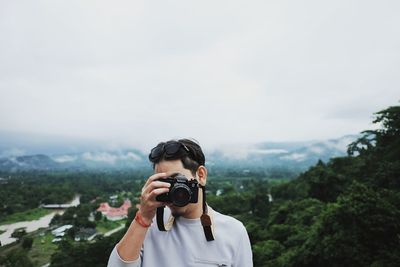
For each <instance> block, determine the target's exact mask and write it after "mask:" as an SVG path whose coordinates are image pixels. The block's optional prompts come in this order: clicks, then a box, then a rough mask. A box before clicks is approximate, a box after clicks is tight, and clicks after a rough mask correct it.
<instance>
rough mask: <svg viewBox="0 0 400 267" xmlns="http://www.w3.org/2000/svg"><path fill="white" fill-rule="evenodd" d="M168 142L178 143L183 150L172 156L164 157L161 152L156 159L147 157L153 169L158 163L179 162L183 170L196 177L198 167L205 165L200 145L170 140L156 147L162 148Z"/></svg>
mask: <svg viewBox="0 0 400 267" xmlns="http://www.w3.org/2000/svg"><path fill="white" fill-rule="evenodd" d="M168 142H178V143H181V144H182V145H183V147H185V149H179V150H178V151H177V152H176V153H174V154H173V155H168V157H167V155H166V153H165V151H162V154H161V156H160V157H157V158H152V157H151V156H150V155H151V154H150V155H149V160H150V161H151V162H152V163H153V169H154V168H155V165H156V164H157V163H159V162H160V161H163V160H177V159H179V160H181V162H182V165H183V167H184V168H185V169H188V170H190V171H191V173H192V174H193V175H196V172H197V169H198V168H199V167H200V166H202V165H203V166H204V165H205V161H206V160H205V157H204V153H203V151H202V149H201V147H200V145H199V144H198V143H197V142H196V141H193V140H190V139H179V140H170V141H167V142H161V143H159V144H158V145H157V146H162V145H164V144H166V143H168ZM186 148H187V150H186Z"/></svg>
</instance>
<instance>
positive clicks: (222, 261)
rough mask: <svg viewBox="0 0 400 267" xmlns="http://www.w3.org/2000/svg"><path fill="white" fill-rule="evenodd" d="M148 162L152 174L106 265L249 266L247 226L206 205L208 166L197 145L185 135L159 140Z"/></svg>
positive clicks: (125, 266)
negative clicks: (124, 231) (150, 165)
mask: <svg viewBox="0 0 400 267" xmlns="http://www.w3.org/2000/svg"><path fill="white" fill-rule="evenodd" d="M149 160H150V161H151V162H152V164H153V169H154V174H153V175H152V176H150V177H149V178H148V179H147V181H146V183H145V185H144V186H143V188H142V193H141V197H140V208H139V210H138V211H137V213H136V216H135V219H134V220H133V221H132V223H131V225H130V226H129V228H128V230H127V232H126V233H125V235H124V236H123V238H122V239H121V240H120V242H119V243H118V244H117V245H116V246H115V247H114V249H113V251H112V253H111V255H110V258H109V262H108V266H109V267H156V266H163V267H169V266H171V267H191V266H199V267H205V266H232V267H239V266H240V267H251V266H253V262H252V252H251V246H250V241H249V237H248V234H247V232H246V228H245V227H244V226H243V224H242V223H241V222H240V221H238V220H236V219H235V218H233V217H230V216H227V215H223V214H221V213H219V212H217V211H215V210H213V209H212V208H211V207H209V206H208V205H207V203H206V194H205V187H206V183H207V168H206V167H205V157H204V154H203V151H202V149H201V147H200V145H199V144H197V143H196V142H194V141H192V140H189V139H180V140H170V141H167V142H161V143H159V144H158V145H157V146H156V147H154V148H153V149H152V150H151V152H150V154H149Z"/></svg>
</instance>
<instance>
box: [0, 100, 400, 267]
mask: <svg viewBox="0 0 400 267" xmlns="http://www.w3.org/2000/svg"><path fill="white" fill-rule="evenodd" d="M373 122H374V123H375V124H377V125H378V126H379V127H378V129H377V130H367V131H364V132H363V133H362V137H361V138H359V139H358V140H357V141H355V142H354V143H352V144H350V145H349V147H348V156H346V157H340V158H332V159H331V160H330V161H329V162H322V161H319V162H318V163H317V164H316V165H315V166H313V167H311V168H309V169H308V170H307V171H305V172H304V173H301V174H300V175H299V176H298V177H297V178H296V179H292V180H290V181H285V182H276V181H275V182H271V179H268V178H265V177H264V178H263V177H257V178H254V177H253V178H251V177H219V178H218V179H217V178H215V179H213V178H212V177H210V179H209V182H208V202H209V205H210V206H212V207H213V208H214V209H216V210H218V211H220V212H222V213H225V214H229V215H232V216H234V217H236V218H238V219H239V220H241V221H242V222H243V223H244V225H245V226H246V228H247V230H248V233H249V236H250V240H251V243H252V249H253V257H254V266H256V267H264V266H265V267H266V266H268V267H283V266H298V267H303V266H304V267H317V266H327V267H329V266H332V267H335V266H355V267H357V266H371V267H378V266H379V267H381V266H400V106H394V107H389V108H387V109H385V110H382V111H380V112H377V113H375V118H374V121H373ZM85 175H86V174H85ZM85 175H83V176H79V179H78V178H77V177H78V176H77V175H76V174H74V175H72V176H71V177H68V175H63V176H62V177H60V178H59V179H54V174H52V175H49V176H48V177H47V178H46V176H43V175H42V174H40V175H39V174H38V177H40V178H38V179H48V181H46V182H45V183H44V184H45V185H46V186H49V187H51V186H52V184H54V183H59V184H62V185H63V186H64V187H63V190H61V191H62V192H64V193H61V191H60V194H58V193H57V192H59V191H55V192H56V193H55V194H54V196H51V194H45V193H43V194H44V195H43V196H42V195H35V196H29V195H27V194H28V193H27V192H25V191H24V190H22V189H21V188H25V189H29V188H31V187H32V186H43V185H38V184H36V183H34V182H32V185H31V184H30V183H29V182H28V181H24V183H23V184H22V185H21V184H20V185H18V186H17V185H16V187H15V190H16V191H15V192H20V194H21V196H20V198H21V199H22V200H21V199H20V200H19V199H17V200H14V201H15V203H20V202H21V201H27V200H26V197H30V198H31V200H34V201H35V204H32V206H34V205H36V204H37V203H42V202H49V201H50V200H51V201H63V200H64V198H65V199H66V198H68V197H71V195H72V194H75V193H76V192H78V193H79V194H81V195H82V200H83V201H82V205H81V206H82V207H81V209H82V210H86V213H85V214H87V213H89V212H90V206H88V205H90V201H91V200H93V199H97V200H98V201H101V200H102V198H106V196H108V195H109V194H113V193H114V192H115V191H124V190H128V191H129V190H131V192H132V194H133V195H132V200H133V201H135V199H136V197H137V194H138V192H140V188H141V185H142V183H143V177H144V176H143V175H145V174H144V173H143V174H138V175H137V176H135V177H134V178H132V175H127V174H124V173H121V174H117V175H115V174H113V175H110V174H107V173H105V174H98V177H92V176H93V175H89V174H87V177H85ZM128 176H129V177H128ZM110 177H112V178H110ZM116 177H118V178H116ZM36 178H37V177H36ZM33 180H34V177H32V181H33ZM17 181H18V179H16V182H15V183H18V182H17ZM0 188H1V187H0ZM43 188H46V187H43ZM77 188H79V190H78V191H77ZM127 188H130V189H127ZM0 190H1V189H0ZM49 190H50V189H49ZM217 191H218V194H216V193H217ZM44 192H47V191H46V190H44ZM49 192H50V191H49ZM52 192H54V191H52ZM16 195H19V193H18V194H16ZM1 197H2V199H0V200H1V201H3V200H4V201H7V199H6V197H5V196H4V195H3V196H1ZM15 197H16V196H14V198H15ZM46 197H47V199H46ZM51 201H50V202H51ZM3 203H4V202H3ZM6 203H7V202H6ZM92 204H93V203H92ZM85 205H86V206H85ZM3 206H4V205H3ZM9 206H10V205H9ZM9 209H14V210H18V209H21V207H18V206H16V207H12V206H11V208H9ZM78 209H79V208H78ZM1 212H2V214H3V215H4V214H6V213H7V212H10V210H4V209H3V210H1ZM72 213H73V212H72ZM134 214H135V208H131V209H130V211H129V218H128V220H127V223H126V225H129V223H130V221H131V220H132V219H133V216H134ZM68 216H69V215H68V213H67V215H66V217H68ZM85 216H86V215H85ZM69 217H70V218H71V216H69ZM63 219H65V220H66V219H68V218H58V220H63ZM76 223H82V224H84V223H87V222H86V221H82V222H76ZM123 233H124V231H120V232H118V233H116V234H114V235H112V236H110V237H102V236H99V237H98V238H97V239H96V242H94V243H89V242H79V243H76V242H73V241H72V240H69V239H66V240H64V241H62V242H60V244H59V246H58V249H57V251H56V252H55V253H54V254H53V255H52V257H51V266H77V267H79V266H82V267H83V266H85V267H88V266H105V265H106V262H107V260H108V256H109V254H110V253H111V250H112V248H113V247H114V245H115V244H116V242H117V241H118V240H119V239H120V238H121V236H122V235H123ZM13 264H17V265H13ZM0 265H2V266H32V264H31V263H30V262H29V259H28V258H27V257H26V255H25V254H24V253H23V249H22V248H21V249H15V250H14V251H13V252H11V253H10V254H9V255H8V256H7V257H2V258H0Z"/></svg>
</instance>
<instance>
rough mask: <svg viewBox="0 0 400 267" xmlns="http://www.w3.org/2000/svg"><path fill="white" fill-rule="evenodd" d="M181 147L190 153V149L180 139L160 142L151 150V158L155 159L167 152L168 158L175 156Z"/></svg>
mask: <svg viewBox="0 0 400 267" xmlns="http://www.w3.org/2000/svg"><path fill="white" fill-rule="evenodd" d="M181 149H183V150H184V151H186V152H187V153H190V150H189V148H188V147H187V146H185V145H184V144H182V143H181V142H178V141H169V142H167V143H160V144H158V145H157V146H156V147H154V148H153V149H152V150H151V152H150V156H149V157H150V160H151V161H155V160H157V159H159V158H160V157H161V156H162V155H163V154H165V157H166V158H169V157H172V156H174V155H175V154H176V153H178V152H179V151H180V150H181Z"/></svg>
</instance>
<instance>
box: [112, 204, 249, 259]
mask: <svg viewBox="0 0 400 267" xmlns="http://www.w3.org/2000/svg"><path fill="white" fill-rule="evenodd" d="M166 210H167V209H166ZM209 213H210V215H211V216H212V220H213V227H214V232H213V233H214V238H215V240H214V241H207V240H206V237H205V235H204V231H203V227H202V226H201V222H200V219H185V218H182V217H179V218H176V219H175V222H174V225H173V227H172V229H171V230H170V231H168V232H161V231H159V230H158V228H157V224H156V223H153V224H152V225H151V226H150V228H149V231H148V232H147V234H146V238H145V240H144V243H143V247H142V252H141V256H140V258H139V259H138V260H136V261H130V262H127V261H123V260H122V259H121V258H120V256H119V255H118V252H117V250H116V248H114V250H113V251H112V253H111V255H110V258H109V261H108V267H158V266H162V267H207V266H227V267H228V266H229V267H252V266H253V260H252V252H251V246H250V240H249V237H248V235H247V231H246V228H245V227H244V226H243V224H242V223H241V222H240V221H238V220H236V219H235V218H232V217H230V216H226V215H223V214H221V213H219V212H216V211H214V210H212V209H211V208H209Z"/></svg>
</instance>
